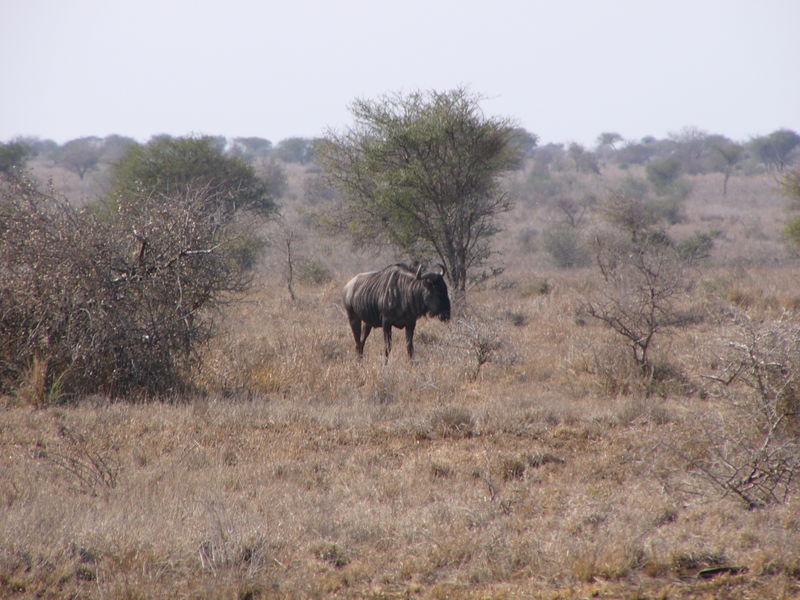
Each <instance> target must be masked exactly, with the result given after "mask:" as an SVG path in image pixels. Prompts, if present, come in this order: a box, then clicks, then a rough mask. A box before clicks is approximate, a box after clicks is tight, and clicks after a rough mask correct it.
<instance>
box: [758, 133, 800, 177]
mask: <svg viewBox="0 0 800 600" xmlns="http://www.w3.org/2000/svg"><path fill="white" fill-rule="evenodd" d="M798 145H800V135H798V134H797V133H795V132H794V131H791V130H790V129H778V130H777V131H773V132H772V133H770V134H769V135H766V136H761V137H757V138H755V139H754V140H752V141H751V142H750V149H751V151H752V152H753V154H754V155H755V156H756V157H757V158H758V159H759V160H760V161H761V162H763V163H764V164H766V165H767V166H769V167H773V168H775V169H777V170H778V171H783V169H784V168H785V167H786V166H788V164H789V160H790V155H791V154H792V151H793V150H794V149H795V148H796V147H797V146H798Z"/></svg>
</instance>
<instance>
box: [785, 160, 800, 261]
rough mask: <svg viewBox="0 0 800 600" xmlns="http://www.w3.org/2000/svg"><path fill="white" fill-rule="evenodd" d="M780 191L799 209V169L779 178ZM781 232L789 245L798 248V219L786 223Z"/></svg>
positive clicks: (799, 220) (799, 239) (799, 221)
mask: <svg viewBox="0 0 800 600" xmlns="http://www.w3.org/2000/svg"><path fill="white" fill-rule="evenodd" d="M781 189H782V190H783V193H784V194H785V195H786V197H787V198H789V199H790V200H791V201H792V202H793V203H794V205H795V207H800V167H796V168H795V169H793V170H791V171H789V172H788V173H786V174H785V175H784V176H783V177H782V178H781ZM783 232H784V235H785V236H786V239H787V241H788V242H789V243H790V244H792V245H793V246H795V247H796V248H800V217H794V218H792V219H790V220H789V221H787V222H786V224H785V225H784V228H783Z"/></svg>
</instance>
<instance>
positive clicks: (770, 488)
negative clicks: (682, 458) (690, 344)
mask: <svg viewBox="0 0 800 600" xmlns="http://www.w3.org/2000/svg"><path fill="white" fill-rule="evenodd" d="M734 324H735V326H736V329H735V331H734V332H733V334H732V335H730V336H726V337H725V339H723V340H722V352H721V355H722V357H723V362H722V363H721V365H720V372H719V374H718V375H712V376H708V377H709V378H710V379H711V380H713V381H715V382H716V383H717V384H719V386H720V388H719V389H720V393H721V395H722V396H723V397H724V398H725V399H727V400H728V401H729V402H731V403H732V405H733V407H734V408H735V415H736V416H735V417H734V418H733V419H729V420H727V421H722V420H719V419H717V420H716V421H714V420H713V419H710V420H709V423H708V425H707V433H708V434H710V435H711V438H712V439H711V442H712V443H711V444H710V445H709V452H708V453H707V454H706V455H703V456H701V457H698V458H697V459H696V460H695V461H693V463H694V464H693V466H694V468H695V470H696V471H697V472H699V473H701V474H702V475H704V476H705V478H706V479H707V480H709V481H710V482H711V483H712V484H713V485H714V486H715V487H717V488H719V489H721V490H723V492H724V493H726V494H733V495H734V496H736V497H738V498H740V499H741V500H743V501H744V502H745V503H746V505H747V506H748V508H751V509H752V508H758V507H762V506H765V505H767V504H772V503H780V502H784V501H785V500H786V498H787V497H788V496H789V494H790V493H791V492H792V491H793V490H796V489H797V484H798V475H800V438H799V437H798V434H800V325H798V323H797V322H793V321H792V320H791V319H789V318H788V317H787V316H786V315H784V316H783V317H782V318H780V319H777V320H769V319H767V320H764V321H757V320H754V319H752V318H751V317H750V316H748V315H747V314H745V313H741V314H737V315H735V318H734Z"/></svg>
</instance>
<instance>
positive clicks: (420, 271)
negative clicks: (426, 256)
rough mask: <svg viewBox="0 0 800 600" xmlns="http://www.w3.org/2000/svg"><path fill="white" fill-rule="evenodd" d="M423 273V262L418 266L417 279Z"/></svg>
mask: <svg viewBox="0 0 800 600" xmlns="http://www.w3.org/2000/svg"><path fill="white" fill-rule="evenodd" d="M421 275H422V264H420V265H419V267H417V279H419V278H420V276H421Z"/></svg>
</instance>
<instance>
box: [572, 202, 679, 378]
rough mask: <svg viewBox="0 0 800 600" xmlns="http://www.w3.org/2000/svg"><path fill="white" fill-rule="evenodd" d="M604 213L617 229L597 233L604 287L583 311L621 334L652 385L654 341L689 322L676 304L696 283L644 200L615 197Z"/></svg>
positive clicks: (595, 246) (594, 247)
mask: <svg viewBox="0 0 800 600" xmlns="http://www.w3.org/2000/svg"><path fill="white" fill-rule="evenodd" d="M603 214H604V216H605V219H606V221H607V222H608V223H609V224H610V225H612V227H611V228H610V229H607V230H603V231H598V232H597V233H596V234H595V235H594V238H593V240H592V244H591V246H592V252H593V255H594V260H595V263H596V265H597V267H598V270H599V271H600V275H601V277H602V280H601V285H600V287H599V288H598V290H597V292H596V293H594V294H592V296H591V297H590V298H588V299H587V300H586V301H585V302H584V303H583V306H582V310H583V312H585V314H587V315H589V316H591V317H593V318H595V319H597V320H599V321H601V322H603V323H604V324H606V325H607V326H608V327H610V328H611V329H612V330H614V331H615V332H616V333H618V334H619V335H620V336H622V338H623V339H624V340H625V343H626V345H627V346H628V348H630V351H631V356H632V357H633V359H634V361H635V363H636V364H637V365H638V367H639V368H640V370H641V374H642V376H643V377H644V378H645V380H646V381H648V382H649V381H651V380H652V378H653V375H654V366H653V362H652V360H651V359H650V350H651V348H652V343H653V340H654V339H655V337H656V336H657V335H659V334H661V333H663V332H666V331H668V330H670V329H671V328H673V327H676V326H679V325H681V324H684V323H686V322H687V316H686V315H685V314H683V313H682V312H680V311H679V309H678V306H677V301H678V299H679V298H680V297H681V296H682V295H683V294H684V293H685V292H686V291H687V289H688V288H689V286H690V284H691V279H690V278H689V277H688V274H687V269H686V266H687V264H686V261H685V260H684V259H683V257H682V256H681V252H680V250H679V249H678V247H676V245H675V244H674V243H673V242H672V240H671V239H670V238H669V237H668V236H667V235H666V233H664V232H663V231H662V230H661V229H659V228H658V227H657V226H656V225H657V223H658V220H659V216H658V214H657V213H656V212H655V211H654V210H652V208H651V207H648V206H647V205H646V204H644V203H642V202H641V201H640V200H638V199H635V198H632V197H631V196H626V195H624V194H618V193H617V194H612V196H611V198H609V200H608V201H607V202H606V203H605V205H604V207H603Z"/></svg>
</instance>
